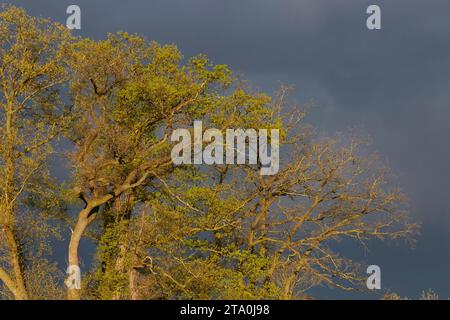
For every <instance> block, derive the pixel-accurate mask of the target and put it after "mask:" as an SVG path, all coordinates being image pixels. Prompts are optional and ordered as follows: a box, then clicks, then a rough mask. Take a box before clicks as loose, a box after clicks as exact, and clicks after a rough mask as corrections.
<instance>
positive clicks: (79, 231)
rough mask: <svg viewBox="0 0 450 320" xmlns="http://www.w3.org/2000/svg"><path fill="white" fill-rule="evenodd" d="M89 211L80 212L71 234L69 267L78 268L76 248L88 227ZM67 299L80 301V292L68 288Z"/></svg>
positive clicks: (86, 209)
mask: <svg viewBox="0 0 450 320" xmlns="http://www.w3.org/2000/svg"><path fill="white" fill-rule="evenodd" d="M90 211H91V210H90V209H88V208H85V209H84V210H82V211H81V212H80V215H79V217H78V221H77V224H76V225H75V228H74V230H73V232H72V236H71V238H70V242H69V267H70V266H75V267H77V268H79V267H80V263H79V260H78V247H79V245H80V240H81V237H82V236H83V234H84V231H85V230H86V228H87V226H88V225H89V219H88V215H89V213H90ZM70 278H71V276H70V275H69V277H68V279H67V280H70ZM67 298H68V299H69V300H80V299H81V290H80V289H77V288H73V287H70V286H69V288H68V290H67Z"/></svg>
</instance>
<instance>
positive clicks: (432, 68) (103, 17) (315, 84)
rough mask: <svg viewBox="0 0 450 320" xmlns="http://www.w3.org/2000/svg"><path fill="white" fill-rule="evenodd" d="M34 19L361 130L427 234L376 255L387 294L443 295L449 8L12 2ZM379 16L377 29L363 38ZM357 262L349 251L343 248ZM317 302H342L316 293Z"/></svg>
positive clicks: (448, 258)
mask: <svg viewBox="0 0 450 320" xmlns="http://www.w3.org/2000/svg"><path fill="white" fill-rule="evenodd" d="M10 3H13V4H16V5H20V6H23V7H25V8H26V9H27V10H28V11H29V12H30V13H31V14H33V15H42V16H46V17H51V18H53V19H55V20H58V21H60V22H64V21H65V19H66V13H65V9H66V7H67V6H68V5H69V4H78V5H79V6H80V7H81V10H82V30H81V31H78V32H77V33H78V34H80V35H83V36H90V37H93V38H101V37H104V35H105V34H106V33H107V32H115V31H118V30H125V31H128V32H136V33H140V34H143V35H145V36H146V37H147V38H148V39H150V40H157V41H159V42H161V43H175V44H177V45H178V46H179V47H180V49H181V50H182V51H183V52H184V53H185V55H186V56H190V55H193V54H197V53H206V54H208V55H209V56H210V57H211V58H212V59H213V61H214V62H216V63H226V64H228V65H230V66H231V68H232V69H234V70H236V71H238V72H240V73H242V74H243V75H244V76H245V78H247V79H249V80H251V81H252V84H253V85H254V86H255V87H257V88H261V89H264V90H272V89H274V88H275V87H276V85H277V81H282V82H284V83H287V84H292V85H294V86H295V87H296V92H295V98H296V99H297V100H298V101H300V102H302V101H309V100H311V99H312V100H314V101H316V105H317V106H318V107H317V108H315V109H313V111H312V114H311V118H310V121H311V122H313V124H314V125H315V126H316V127H318V128H319V129H321V130H325V131H328V132H333V131H335V130H346V128H348V127H353V126H358V127H361V126H362V128H363V130H364V131H365V132H366V133H368V134H370V135H371V136H372V138H373V140H374V147H375V148H376V149H377V150H379V152H380V154H381V155H382V157H383V158H385V159H387V161H389V163H390V165H391V166H392V167H393V168H394V170H395V171H396V172H397V173H399V178H398V184H399V185H401V186H402V187H403V188H404V190H405V191H406V192H407V193H408V194H409V196H410V199H411V205H410V208H411V214H412V215H413V216H414V217H415V219H416V220H417V221H421V222H423V223H424V228H423V232H422V236H421V237H420V238H419V239H418V244H417V248H416V249H413V250H410V249H409V248H407V247H404V246H399V247H397V246H385V245H384V244H381V245H375V246H374V247H373V250H372V252H371V253H370V254H366V256H365V257H364V258H365V259H366V260H368V261H369V262H370V263H373V264H379V265H380V266H381V268H382V272H383V275H384V278H383V279H384V281H383V285H384V286H385V287H386V288H391V289H392V290H394V291H398V292H400V293H401V294H404V295H412V296H417V295H418V294H419V293H420V291H421V290H422V289H427V288H429V287H431V288H435V289H436V290H437V291H438V292H439V293H440V294H441V295H443V296H450V277H449V276H448V275H447V274H446V273H445V272H446V270H448V269H450V251H449V246H450V204H449V202H448V198H449V196H450V188H449V187H448V183H449V181H450V148H449V145H450V143H449V142H450V132H449V131H450V124H449V119H450V90H448V88H449V85H450V16H449V14H448V13H449V12H450V2H449V1H446V0H428V1H423V0H397V1H372V0H371V1H366V0H339V1H336V0H328V1H325V0H145V1H144V0H130V1H116V0H109V1H106V0H101V1H100V0H95V1H92V0H90V1H86V0H83V1H81V0H79V1H66V0H62V1H60V0H59V1H51V0H40V1H34V0H33V1H32V0H29V1H10ZM369 4H378V5H380V7H381V9H382V30H380V31H369V30H367V29H366V27H365V20H366V17H367V15H366V14H365V11H366V8H367V6H368V5H369ZM348 250H350V251H352V250H353V249H350V248H348ZM319 295H322V296H323V297H347V296H346V295H344V294H341V293H337V292H335V291H333V292H331V293H329V292H325V291H320V292H319Z"/></svg>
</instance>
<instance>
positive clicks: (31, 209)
mask: <svg viewBox="0 0 450 320" xmlns="http://www.w3.org/2000/svg"><path fill="white" fill-rule="evenodd" d="M0 33H1V37H0V39H1V40H0V43H1V45H0V48H1V49H0V50H1V52H0V58H1V60H0V63H1V69H0V72H1V73H0V77H1V85H2V92H1V98H2V100H1V117H0V119H1V121H2V122H1V125H2V127H1V131H0V134H1V136H2V138H3V141H5V143H4V144H3V145H2V146H1V147H0V157H1V161H0V170H1V171H2V173H3V176H4V177H5V179H3V180H2V181H1V182H0V187H1V191H2V194H1V196H0V205H1V209H2V210H1V212H2V216H1V219H2V220H1V221H0V223H1V226H2V233H1V234H0V239H1V243H0V244H1V251H0V254H1V256H0V259H1V260H0V280H1V281H2V283H3V285H4V287H6V289H7V290H6V291H7V294H12V295H13V296H14V297H15V298H17V299H27V298H47V297H60V295H61V289H62V288H61V287H60V286H58V281H57V280H56V279H55V276H54V275H52V274H51V272H54V271H55V269H54V265H52V263H51V262H50V261H48V260H46V259H45V258H44V257H43V255H42V254H41V252H42V250H38V248H37V247H36V243H37V241H40V240H41V239H47V237H46V235H48V234H56V233H57V232H56V228H55V227H54V225H53V224H49V223H47V220H48V218H56V217H57V218H60V222H61V223H62V224H64V226H65V227H66V228H67V227H70V228H71V230H72V233H71V234H70V235H69V236H70V241H69V245H68V248H67V257H68V263H69V266H73V267H78V268H79V267H80V265H81V263H82V258H83V257H82V256H81V255H80V252H79V247H80V241H81V239H82V238H83V237H90V238H91V239H92V240H93V241H94V244H95V246H96V250H97V251H96V262H95V264H94V265H93V266H92V269H91V270H90V271H89V272H83V277H82V279H83V283H82V288H81V290H80V289H77V288H73V287H71V288H69V289H68V292H67V297H68V298H69V299H81V298H94V299H150V298H151V299H174V298H188V299H199V298H203V299H243V298H245V299H261V298H264V299H273V298H278V299H295V298H302V297H304V294H305V292H306V291H307V290H308V289H309V288H311V287H313V286H316V285H318V284H319V283H325V284H327V285H330V286H337V287H339V288H342V289H352V288H355V287H356V286H358V285H360V284H361V283H363V279H362V274H361V272H360V270H358V264H357V263H356V262H355V261H352V260H351V259H347V258H345V257H342V256H341V255H339V251H340V250H339V245H337V243H338V241H340V240H342V239H346V238H348V239H353V240H355V241H357V242H359V243H361V244H362V245H363V246H365V245H367V244H366V240H369V239H372V238H381V239H385V238H394V239H396V238H409V237H410V236H411V235H413V234H414V232H415V231H416V228H417V226H416V225H415V224H411V223H409V221H408V219H407V216H406V215H405V213H404V212H403V210H402V203H403V200H404V196H403V194H402V193H401V191H400V190H399V189H397V188H394V187H392V186H391V179H390V173H389V170H388V169H386V168H385V167H384V166H383V165H382V164H381V163H380V161H379V160H378V159H377V158H376V157H372V156H367V153H366V152H365V151H364V141H362V140H360V139H356V138H354V137H352V136H350V137H346V136H342V137H340V136H336V137H334V138H319V137H318V135H317V134H316V133H315V132H314V130H313V129H312V128H311V126H308V125H307V124H306V123H305V122H304V116H305V110H304V109H303V108H300V107H298V106H296V105H291V104H290V103H289V100H288V91H289V90H288V88H285V87H282V88H280V90H279V92H278V94H276V95H275V96H274V97H271V96H270V95H268V94H266V93H261V92H254V91H252V90H250V89H249V88H248V86H247V85H246V84H245V83H244V82H242V81H240V80H239V79H238V78H237V77H236V76H234V75H233V74H232V73H231V71H230V70H229V69H228V68H227V67H226V66H224V65H214V64H212V63H211V62H210V61H209V60H208V58H207V57H206V56H204V55H199V56H195V57H193V58H191V59H184V58H183V57H182V54H181V52H180V51H179V50H178V49H177V48H176V47H175V46H174V45H165V46H161V45H159V44H157V43H155V42H147V41H146V40H145V39H143V38H142V37H140V36H137V35H129V34H127V33H118V34H115V35H112V34H110V35H108V36H107V37H106V39H104V40H98V41H96V40H92V39H84V38H73V37H71V36H70V34H69V33H68V31H66V30H65V28H64V27H62V26H60V25H58V24H54V23H52V22H50V21H48V20H45V19H37V18H33V17H29V16H27V15H26V14H25V12H24V11H23V10H21V9H17V8H13V7H11V8H7V9H6V10H5V11H4V12H2V13H1V14H0ZM66 95H67V96H66ZM64 101H66V102H67V101H70V106H66V104H65V103H64ZM195 120H202V122H203V124H204V127H203V129H207V128H217V129H219V130H220V131H221V132H225V131H226V130H227V129H238V128H241V129H249V128H254V129H278V130H279V133H280V134H279V142H280V145H281V155H282V157H281V164H280V170H279V171H278V172H277V173H276V174H274V175H271V176H262V175H261V174H260V169H261V167H262V164H261V163H257V164H241V165H232V164H223V165H204V166H203V165H179V166H175V165H174V164H173V163H172V161H171V150H172V148H173V142H172V141H171V139H170V137H171V134H172V133H173V132H174V130H175V129H177V128H190V129H192V128H193V123H194V121H195ZM58 138H62V139H64V141H65V148H66V149H67V148H68V149H69V152H67V154H68V157H67V164H68V167H69V170H68V175H67V178H68V180H69V181H68V183H67V188H66V186H62V187H61V186H56V185H55V175H54V173H53V172H52V171H51V166H49V165H48V164H49V160H51V159H52V158H53V152H54V150H55V149H56V150H59V149H61V146H56V144H55V141H56V139H58ZM273 139H277V138H275V137H273V136H268V140H269V142H270V141H272V140H273ZM246 143H247V144H248V145H250V143H249V141H246ZM73 203H75V206H74V207H75V209H76V211H77V212H76V214H75V216H74V217H71V216H70V215H66V214H65V213H66V212H65V208H66V207H68V206H69V205H71V206H72V205H73ZM47 244H48V245H47V246H46V249H47V248H49V247H50V248H51V246H52V242H51V241H50V242H49V241H47ZM46 252H48V251H46ZM42 266H45V267H44V268H43V267H42ZM46 269H48V270H49V272H44V271H43V270H46ZM37 270H39V272H37ZM70 278H71V277H70V276H69V278H68V280H69V279H70ZM46 292H47V294H46Z"/></svg>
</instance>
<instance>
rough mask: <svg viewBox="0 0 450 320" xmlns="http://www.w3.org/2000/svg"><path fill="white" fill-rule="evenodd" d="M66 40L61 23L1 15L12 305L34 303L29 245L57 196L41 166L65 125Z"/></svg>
mask: <svg viewBox="0 0 450 320" xmlns="http://www.w3.org/2000/svg"><path fill="white" fill-rule="evenodd" d="M69 39H70V37H69V34H68V32H67V31H66V29H65V28H64V27H63V26H62V25H58V24H55V23H52V22H50V21H49V20H46V19H38V18H33V17H30V16H28V15H26V13H25V12H24V11H23V10H22V9H18V8H14V7H6V8H5V9H4V11H3V12H1V13H0V84H1V93H0V98H1V100H0V137H1V141H2V144H1V146H0V172H1V176H2V179H1V181H0V192H1V194H0V212H1V213H0V227H1V229H0V232H1V233H0V239H1V242H0V246H1V247H0V250H1V251H0V252H1V255H0V280H1V281H2V282H3V285H4V286H5V287H6V288H7V289H8V290H9V292H10V293H11V294H12V295H13V297H14V298H16V299H27V298H33V295H32V294H30V292H28V290H27V289H30V288H29V287H28V283H27V277H28V276H30V275H29V274H28V273H29V272H30V270H29V269H30V268H33V264H36V263H37V262H39V260H36V259H38V254H39V250H38V248H37V247H36V246H35V245H36V243H33V241H32V239H33V238H35V237H36V236H38V234H41V235H42V232H41V231H45V230H46V229H48V226H46V225H45V222H44V221H45V216H46V215H47V216H48V214H49V213H50V208H49V207H48V205H49V204H50V203H49V201H51V199H52V198H53V199H54V195H52V193H53V192H52V190H50V189H48V187H49V186H50V185H51V179H50V176H49V171H48V170H47V167H46V164H47V160H48V158H49V156H50V155H51V153H52V146H51V142H52V141H53V140H54V139H55V138H56V137H57V136H58V134H59V133H60V132H61V131H62V130H63V128H64V125H65V123H66V121H65V117H66V116H67V114H66V110H65V106H64V104H63V103H62V101H61V97H60V95H59V93H58V87H59V86H61V85H62V84H63V83H64V82H65V81H66V80H67V73H66V70H65V68H64V66H63V65H62V64H61V59H60V55H61V54H62V53H61V52H62V50H63V48H64V45H65V43H67V41H69ZM46 202H47V203H46ZM38 207H39V208H38ZM43 262H44V261H42V260H41V263H43ZM30 285H31V284H30Z"/></svg>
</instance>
